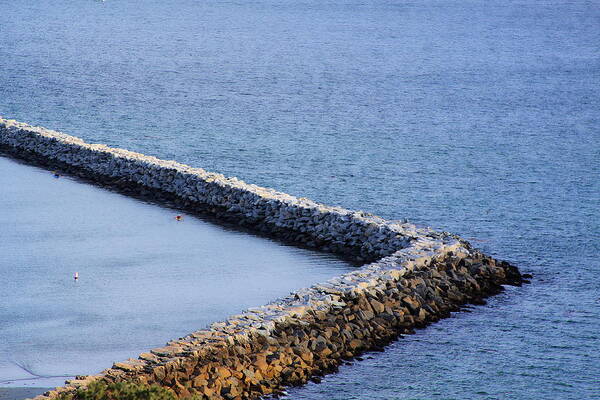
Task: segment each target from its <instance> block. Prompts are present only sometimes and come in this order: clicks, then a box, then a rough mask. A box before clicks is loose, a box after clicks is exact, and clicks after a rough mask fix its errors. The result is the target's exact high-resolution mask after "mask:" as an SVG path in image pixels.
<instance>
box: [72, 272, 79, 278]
mask: <svg viewBox="0 0 600 400" xmlns="http://www.w3.org/2000/svg"><path fill="white" fill-rule="evenodd" d="M73 279H75V280H77V279H79V272H75V275H73Z"/></svg>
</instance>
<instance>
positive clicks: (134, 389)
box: [58, 382, 177, 400]
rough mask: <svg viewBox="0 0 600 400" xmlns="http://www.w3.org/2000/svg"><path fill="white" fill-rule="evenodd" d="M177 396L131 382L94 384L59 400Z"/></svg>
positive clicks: (149, 399) (145, 399) (143, 399)
mask: <svg viewBox="0 0 600 400" xmlns="http://www.w3.org/2000/svg"><path fill="white" fill-rule="evenodd" d="M176 399H177V398H176V397H175V394H174V393H173V392H171V391H169V390H167V389H165V388H163V387H161V386H157V385H140V384H135V383H130V382H119V383H106V382H94V383H92V384H90V386H88V387H87V388H86V389H78V390H77V392H75V393H68V394H67V393H64V394H61V395H60V396H59V397H58V400H176Z"/></svg>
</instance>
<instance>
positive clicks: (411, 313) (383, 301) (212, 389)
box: [0, 118, 522, 400]
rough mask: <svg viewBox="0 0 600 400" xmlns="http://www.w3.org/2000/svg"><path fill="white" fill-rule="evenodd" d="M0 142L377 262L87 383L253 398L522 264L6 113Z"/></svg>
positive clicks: (449, 305) (490, 289) (351, 353)
mask: <svg viewBox="0 0 600 400" xmlns="http://www.w3.org/2000/svg"><path fill="white" fill-rule="evenodd" d="M0 147H2V148H3V149H4V150H5V151H7V152H9V153H10V154H13V155H14V156H16V157H21V158H24V159H28V160H33V161H34V162H36V163H40V164H45V165H52V166H59V167H60V168H62V169H64V170H67V171H69V172H71V173H74V174H77V175H78V176H82V177H84V178H86V179H90V180H92V181H94V182H98V183H100V184H104V185H110V186H117V187H123V188H133V189H135V190H138V189H141V190H145V191H148V192H150V193H155V194H156V195H157V196H159V197H160V196H166V197H168V198H173V199H177V200H178V201H180V202H182V204H184V205H186V207H190V208H191V209H198V210H200V211H201V212H207V213H212V215H215V216H216V217H217V218H219V219H225V220H229V221H233V222H237V223H239V224H241V225H244V226H248V227H250V228H252V229H254V230H257V231H260V232H263V233H267V234H270V235H273V236H275V237H278V238H281V239H284V240H289V241H293V242H296V243H302V244H304V245H306V246H309V247H317V248H321V249H322V250H325V251H330V252H333V253H338V254H350V255H352V256H354V257H356V258H357V259H362V260H370V261H373V262H371V263H370V264H367V265H364V266H363V267H361V268H360V269H357V270H356V271H352V272H350V273H347V274H344V275H341V276H339V277H336V278H333V279H331V280H329V281H327V282H325V283H323V284H318V285H313V286H312V287H310V288H306V289H301V290H298V291H296V292H294V293H291V294H290V295H289V296H287V297H285V298H283V299H279V300H276V301H274V302H272V303H270V304H268V305H265V306H262V307H257V308H253V309H250V310H247V311H246V312H244V313H242V314H240V315H236V316H232V317H230V318H229V319H228V320H226V321H223V322H218V323H214V324H212V325H211V327H210V328H208V329H205V330H200V331H197V332H194V333H192V334H190V335H188V336H186V337H184V338H180V339H178V340H173V341H171V342H169V343H167V345H166V346H165V347H162V348H159V349H153V350H151V351H149V352H147V353H143V354H141V355H140V356H139V357H138V359H129V360H127V361H124V362H120V363H115V364H114V365H113V367H111V368H109V369H107V370H105V371H103V372H102V373H101V374H99V375H96V376H91V377H77V378H76V379H74V380H72V381H69V382H68V384H67V386H65V387H63V388H58V389H57V390H54V391H51V392H48V393H46V394H45V395H44V396H40V397H39V399H40V400H41V399H48V398H55V397H56V396H58V395H59V394H60V393H65V392H72V391H74V390H75V389H76V388H78V387H85V386H86V385H88V384H89V383H90V382H93V381H97V380H102V381H106V382H120V381H133V382H138V383H143V384H160V385H162V386H165V387H168V388H170V389H171V390H173V391H174V392H175V393H176V394H177V395H178V396H179V397H188V396H191V395H199V396H201V397H202V398H208V399H223V398H225V399H244V398H257V397H260V396H263V395H266V394H271V393H277V392H278V391H280V390H281V389H282V388H283V387H284V386H286V385H297V384H302V383H305V382H306V381H307V380H308V379H311V378H312V377H315V376H318V375H321V374H323V373H326V372H330V371H333V370H335V369H336V368H337V366H338V365H339V364H340V363H341V362H342V360H345V359H348V358H352V357H355V356H357V355H360V354H361V353H362V352H364V351H367V350H369V349H374V348H381V346H383V345H385V344H387V343H388V342H389V341H390V340H393V339H394V338H396V337H398V335H401V334H403V333H410V332H411V331H412V329H414V328H417V327H421V326H425V325H426V324H428V323H431V322H434V321H436V320H437V319H439V318H443V317H445V316H447V315H448V314H449V313H450V312H451V311H454V310H457V309H458V307H460V305H462V304H465V303H467V302H474V303H481V302H482V299H483V298H484V297H486V296H489V295H492V294H495V293H498V292H499V291H500V290H502V286H501V285H504V284H512V285H520V284H521V282H522V279H521V276H520V273H519V271H518V270H517V269H516V268H515V267H513V266H511V265H509V264H508V263H505V262H500V261H497V260H495V259H493V258H491V257H488V256H485V255H484V254H482V253H480V252H479V251H477V250H475V249H473V248H471V246H470V245H469V244H468V243H467V242H466V241H464V240H462V239H460V238H458V237H456V236H454V235H450V234H448V233H439V232H435V231H433V230H430V229H425V228H417V227H416V226H414V225H412V224H406V223H398V222H391V221H386V220H384V219H382V218H379V217H376V216H373V215H370V214H366V213H362V212H355V211H350V210H346V209H343V208H341V207H330V206H326V205H323V204H318V203H315V202H313V201H311V200H308V199H299V198H296V197H294V196H290V195H287V194H285V193H281V192H277V191H275V190H272V189H267V188H261V187H258V186H256V185H251V184H247V183H245V182H243V181H240V180H238V179H236V178H226V177H224V176H223V175H220V174H214V173H209V172H206V171H204V170H202V169H199V168H192V167H189V166H186V165H183V164H179V163H176V162H174V161H164V160H160V159H157V158H155V157H148V156H145V155H142V154H139V153H133V152H129V151H126V150H122V149H112V148H109V147H107V146H104V145H97V144H87V143H85V142H83V141H82V140H81V139H78V138H74V137H72V136H69V135H65V134H62V133H59V132H54V131H50V130H47V129H45V128H39V127H31V126H29V125H27V124H22V123H19V122H16V121H10V120H4V119H1V118H0Z"/></svg>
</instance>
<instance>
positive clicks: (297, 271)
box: [0, 157, 352, 399]
mask: <svg viewBox="0 0 600 400" xmlns="http://www.w3.org/2000/svg"><path fill="white" fill-rule="evenodd" d="M176 215H178V212H177V211H175V210H172V209H167V208H162V207H158V206H156V205H153V204H147V203H144V202H141V201H139V200H135V199H131V198H128V197H125V196H122V195H119V194H116V193H113V192H110V191H106V190H103V189H100V188H98V187H95V186H92V185H87V184H82V183H80V182H76V181H74V180H73V179H71V178H69V177H64V176H60V177H58V178H56V177H54V175H53V174H52V173H51V172H49V171H46V170H43V169H38V168H34V167H30V166H27V165H23V164H20V163H18V162H16V161H14V160H12V159H8V158H4V157H0V255H1V256H0V282H2V286H1V290H0V304H2V306H1V307H0V321H2V324H0V398H2V399H5V398H7V399H8V398H19V395H17V394H16V391H13V394H12V395H9V394H7V392H6V391H5V390H4V389H3V388H7V387H24V386H34V387H35V386H37V387H51V386H56V385H60V384H62V383H63V381H64V380H65V379H66V377H68V376H72V375H75V374H92V373H96V372H99V371H100V370H102V369H104V368H107V367H110V366H111V365H112V362H114V361H121V360H124V359H126V358H128V357H134V358H135V357H137V355H138V354H139V353H140V352H143V351H146V350H148V349H150V348H153V347H158V346H162V345H163V344H164V343H165V342H166V341H168V340H170V339H174V338H178V337H181V336H184V335H186V334H188V333H190V332H192V331H194V330H197V329H200V328H202V327H204V326H206V325H207V324H210V323H211V322H213V321H217V320H221V319H224V318H226V317H227V316H229V315H231V314H235V313H237V312H239V311H241V310H243V309H244V308H248V307H252V306H259V305H262V304H265V303H268V302H269V301H271V300H274V299H276V298H278V297H281V296H284V295H286V294H288V293H289V292H290V291H293V290H295V289H299V288H301V287H306V286H310V285H311V284H313V283H316V282H322V281H325V280H327V279H329V278H331V277H333V276H337V275H340V274H341V273H343V272H345V271H348V270H350V269H351V268H352V266H351V265H350V264H348V263H346V262H344V261H341V260H339V259H337V258H335V257H334V256H331V255H327V254H322V253H317V252H313V251H309V250H304V249H298V248H295V247H290V246H285V245H283V244H280V243H277V242H274V241H271V240H267V239H264V238H259V237H255V236H252V235H250V234H247V233H243V232H239V231H235V230H230V229H227V228H225V227H222V226H217V225H213V224H211V223H208V222H206V221H202V220H200V219H197V218H193V217H190V216H186V215H183V220H181V221H177V220H176V218H175V216H176ZM76 272H77V273H78V274H79V279H78V280H74V279H73V276H74V274H75V273H76ZM2 392H4V393H2ZM21 397H24V396H21Z"/></svg>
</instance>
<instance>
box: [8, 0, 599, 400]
mask: <svg viewBox="0 0 600 400" xmlns="http://www.w3.org/2000/svg"><path fill="white" fill-rule="evenodd" d="M0 13H1V15H3V18H2V23H0V114H1V115H3V116H5V117H12V118H15V119H19V120H22V121H26V122H31V123H35V124H40V125H44V126H47V127H51V128H55V129H59V130H64V131H66V132H68V133H71V134H74V135H77V136H81V137H83V138H84V139H86V140H88V141H91V142H102V143H107V144H109V145H112V146H119V147H125V148H128V149H132V150H137V151H141V152H143V153H147V154H153V155H157V156H159V157H162V158H173V159H176V160H178V161H182V162H185V163H189V164H191V165H194V166H200V167H204V168H207V169H209V170H214V171H219V172H222V173H225V174H227V175H235V176H238V177H241V178H243V179H246V180H247V181H249V182H253V183H257V184H261V185H265V186H270V187H275V188H277V189H279V190H282V191H287V192H290V193H292V194H295V195H299V196H306V197H310V198H314V199H315V200H318V201H322V202H325V203H328V204H339V205H343V206H345V207H349V208H353V209H364V210H367V211H370V212H373V213H376V214H379V215H381V216H384V217H387V218H404V217H407V218H409V219H410V220H412V221H414V222H417V223H420V224H425V225H430V226H433V227H436V228H440V229H444V230H448V231H452V232H456V233H458V234H461V235H463V236H464V237H467V238H473V243H475V244H476V245H478V246H479V247H481V248H482V249H483V250H485V251H486V252H488V253H490V254H492V255H495V256H497V257H500V258H503V259H507V260H509V261H511V262H513V263H515V264H517V265H518V266H519V267H520V268H521V269H522V270H523V271H525V272H531V273H533V274H534V276H535V277H534V279H533V284H532V285H530V286H526V287H523V288H519V289H515V290H511V291H509V292H508V293H506V294H503V295H501V296H498V297H496V298H494V299H492V300H491V301H490V302H489V304H488V305H487V306H483V307H477V308H475V309H474V310H473V312H472V313H462V314H457V315H456V316H455V317H454V318H452V319H449V320H446V321H443V322H441V323H439V324H436V325H435V326H432V327H430V328H428V329H426V330H423V331H420V332H419V333H418V334H417V335H415V336H412V337H408V338H406V339H403V340H401V341H399V342H398V343H396V344H395V345H393V346H392V347H391V348H389V349H388V350H387V351H386V352H385V353H383V354H377V355H374V356H373V359H368V360H365V361H363V362H358V363H356V364H354V365H353V366H348V367H345V368H342V370H341V372H340V373H339V374H337V375H332V376H330V377H328V378H327V379H326V381H325V382H324V383H322V384H320V385H309V386H307V387H304V388H300V389H298V390H293V391H291V392H290V397H291V398H294V399H338V398H339V399H347V398H361V399H362V398H369V399H459V398H474V399H504V398H510V399H530V398H548V399H556V398H561V399H586V398H600V384H598V380H597V377H598V376H600V356H599V354H600V351H599V350H600V333H599V332H600V283H598V282H599V281H600V262H599V261H598V256H599V255H600V244H599V243H600V211H599V209H600V207H598V205H599V203H600V201H599V199H600V179H599V178H600V161H599V160H600V133H599V130H598V126H600V4H599V3H598V2H597V1H580V0H575V1H568V2H566V1H552V2H550V1H511V0H509V1H495V0H491V1H469V0H466V1H435V0H424V1H419V2H412V1H410V2H409V1H373V0H366V1H347V0H341V1H335V2H333V1H312V0H310V1H264V0H258V1H253V2H242V1H239V2H222V1H219V2H216V1H192V0H188V1H174V2H173V1H172V2H164V1H163V2H161V1H156V0H149V1H146V2H144V3H143V4H142V3H139V2H131V1H123V0H106V1H105V2H94V1H91V0H90V1H85V2H77V3H73V2H67V1H60V0H55V1H37V2H26V1H17V0H15V1H12V2H2V3H1V4H0Z"/></svg>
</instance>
